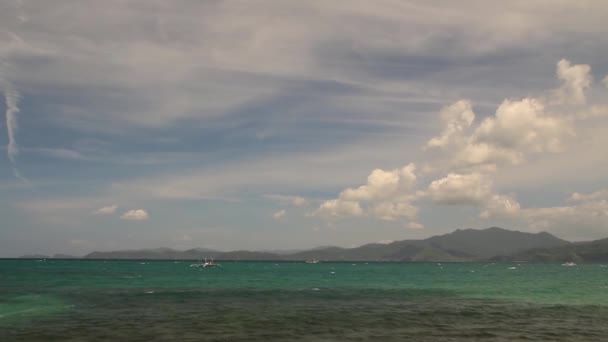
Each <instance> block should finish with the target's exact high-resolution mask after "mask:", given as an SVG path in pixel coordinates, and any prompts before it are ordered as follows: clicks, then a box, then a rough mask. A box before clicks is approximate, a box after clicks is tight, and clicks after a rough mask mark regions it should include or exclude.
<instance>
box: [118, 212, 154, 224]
mask: <svg viewBox="0 0 608 342" xmlns="http://www.w3.org/2000/svg"><path fill="white" fill-rule="evenodd" d="M120 218H121V219H123V220H129V221H144V220H147V219H148V218H149V215H148V212H146V211H145V210H144V209H133V210H129V211H127V212H125V213H124V214H122V215H121V216H120Z"/></svg>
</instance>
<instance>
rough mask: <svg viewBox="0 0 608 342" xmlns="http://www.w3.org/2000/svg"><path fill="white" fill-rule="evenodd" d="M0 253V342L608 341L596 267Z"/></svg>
mask: <svg viewBox="0 0 608 342" xmlns="http://www.w3.org/2000/svg"><path fill="white" fill-rule="evenodd" d="M190 264H191V262H187V261H178V262H174V261H83V260H46V261H36V260H0V341H2V342H5V341H7V342H10V341H378V342H380V341H607V340H608V267H606V266H605V265H577V266H574V267H565V266H561V265H532V264H521V265H517V264H475V263H470V264H469V263H455V264H436V263H426V264H417V263H369V264H366V263H318V264H305V263H272V262H223V263H221V267H217V268H192V267H189V266H190Z"/></svg>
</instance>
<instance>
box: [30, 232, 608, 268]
mask: <svg viewBox="0 0 608 342" xmlns="http://www.w3.org/2000/svg"><path fill="white" fill-rule="evenodd" d="M22 258H36V259H40V258H62V259H65V258H74V257H73V256H69V255H63V254H57V255H54V256H53V257H47V256H43V255H26V256H23V257H22ZM83 258H84V259H127V260H128V259H138V260H200V259H204V258H214V259H216V260H224V261H227V260H243V261H245V260H249V261H304V260H309V259H318V260H321V261H358V262H361V261H373V262H476V261H490V262H492V261H494V262H547V263H549V262H566V261H574V262H608V239H602V240H596V241H590V242H578V243H574V242H569V241H566V240H562V239H559V238H557V237H555V236H553V235H551V234H549V233H546V232H541V233H525V232H520V231H513V230H507V229H503V228H498V227H492V228H487V229H481V230H477V229H464V230H461V229H457V230H456V231H454V232H452V233H449V234H444V235H437V236H433V237H430V238H427V239H423V240H402V241H395V242H392V243H388V244H381V243H370V244H366V245H363V246H360V247H355V248H342V247H321V248H314V249H310V250H304V251H292V252H289V251H287V252H272V251H247V250H237V251H230V252H222V251H216V250H212V249H206V248H193V249H189V250H185V251H179V250H174V249H171V248H154V249H140V250H123V251H110V252H92V253H89V254H87V255H85V256H84V257H83Z"/></svg>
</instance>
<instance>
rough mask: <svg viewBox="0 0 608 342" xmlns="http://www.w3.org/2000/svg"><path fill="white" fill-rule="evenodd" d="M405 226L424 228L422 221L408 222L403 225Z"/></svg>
mask: <svg viewBox="0 0 608 342" xmlns="http://www.w3.org/2000/svg"><path fill="white" fill-rule="evenodd" d="M405 227H406V228H408V229H416V230H418V229H424V225H423V224H422V223H418V222H408V223H407V224H406V225H405Z"/></svg>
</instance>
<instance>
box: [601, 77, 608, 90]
mask: <svg viewBox="0 0 608 342" xmlns="http://www.w3.org/2000/svg"><path fill="white" fill-rule="evenodd" d="M602 83H604V86H605V87H606V88H608V75H607V76H606V77H604V79H603V80H602Z"/></svg>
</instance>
